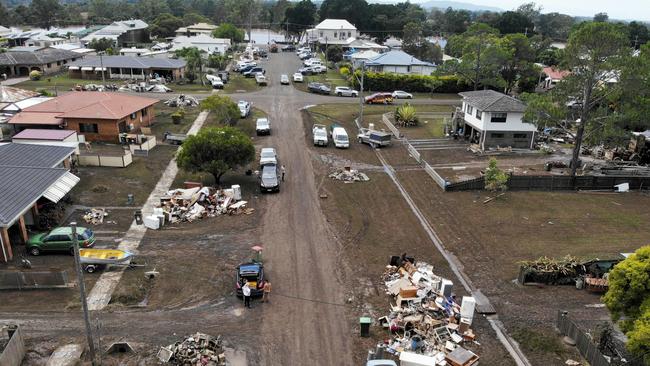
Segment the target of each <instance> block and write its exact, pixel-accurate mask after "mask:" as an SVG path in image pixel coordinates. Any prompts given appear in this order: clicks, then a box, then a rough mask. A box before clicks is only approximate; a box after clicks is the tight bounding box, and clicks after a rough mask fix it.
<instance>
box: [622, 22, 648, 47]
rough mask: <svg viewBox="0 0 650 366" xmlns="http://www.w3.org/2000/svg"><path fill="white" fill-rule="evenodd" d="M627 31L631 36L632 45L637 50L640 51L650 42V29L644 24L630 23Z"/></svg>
mask: <svg viewBox="0 0 650 366" xmlns="http://www.w3.org/2000/svg"><path fill="white" fill-rule="evenodd" d="M627 29H628V33H629V36H630V44H631V45H632V47H634V48H635V49H639V48H640V47H641V46H643V45H644V44H646V43H648V40H650V32H649V31H648V27H647V26H646V25H645V24H643V23H639V22H630V24H628V25H627Z"/></svg>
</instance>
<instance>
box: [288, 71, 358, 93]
mask: <svg viewBox="0 0 650 366" xmlns="http://www.w3.org/2000/svg"><path fill="white" fill-rule="evenodd" d="M289 77H290V78H291V79H292V80H293V77H292V76H291V75H289ZM303 79H304V81H303V82H302V83H293V86H294V87H295V88H296V89H298V90H302V91H304V92H306V91H307V84H309V83H314V82H317V83H323V84H325V85H327V86H329V87H330V88H331V89H332V93H333V92H334V88H336V87H337V86H348V82H347V81H346V80H345V79H344V78H343V76H341V74H339V72H338V70H331V69H328V70H327V73H325V74H318V75H305V76H304V77H303Z"/></svg>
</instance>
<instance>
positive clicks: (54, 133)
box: [12, 128, 77, 141]
mask: <svg viewBox="0 0 650 366" xmlns="http://www.w3.org/2000/svg"><path fill="white" fill-rule="evenodd" d="M75 133H77V132H76V131H73V130H51V129H35V128H28V129H26V130H22V131H21V132H19V133H17V134H15V135H14V136H13V137H12V139H13V140H23V139H25V140H53V141H63V140H65V139H66V138H68V137H69V136H70V135H74V134H75Z"/></svg>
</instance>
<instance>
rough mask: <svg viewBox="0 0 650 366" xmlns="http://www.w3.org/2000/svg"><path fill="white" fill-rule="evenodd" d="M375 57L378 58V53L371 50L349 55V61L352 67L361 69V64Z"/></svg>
mask: <svg viewBox="0 0 650 366" xmlns="http://www.w3.org/2000/svg"><path fill="white" fill-rule="evenodd" d="M377 56H379V53H378V52H375V51H373V50H367V51H359V52H355V53H353V54H352V55H350V60H351V61H352V65H354V67H361V64H362V63H363V62H367V61H368V60H370V59H371V58H374V57H377Z"/></svg>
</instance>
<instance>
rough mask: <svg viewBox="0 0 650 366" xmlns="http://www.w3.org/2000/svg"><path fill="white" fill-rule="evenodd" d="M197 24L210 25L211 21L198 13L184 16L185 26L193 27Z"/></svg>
mask: <svg viewBox="0 0 650 366" xmlns="http://www.w3.org/2000/svg"><path fill="white" fill-rule="evenodd" d="M197 23H210V19H209V18H207V17H204V16H203V15H201V14H197V13H187V14H185V15H183V25H192V24H197Z"/></svg>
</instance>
